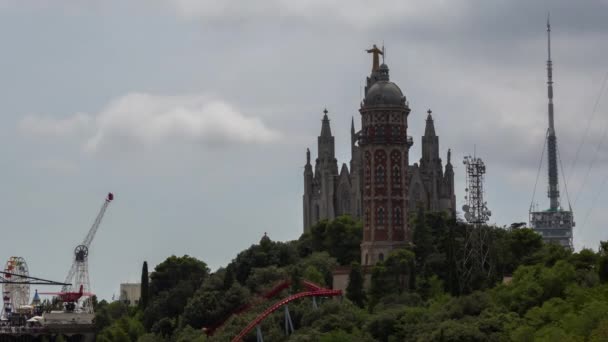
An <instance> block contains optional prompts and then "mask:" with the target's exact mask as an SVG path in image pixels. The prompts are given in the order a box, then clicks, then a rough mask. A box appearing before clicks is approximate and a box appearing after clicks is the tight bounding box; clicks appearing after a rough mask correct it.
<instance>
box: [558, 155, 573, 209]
mask: <svg viewBox="0 0 608 342" xmlns="http://www.w3.org/2000/svg"><path fill="white" fill-rule="evenodd" d="M557 159H558V161H559V167H560V169H561V170H562V178H563V180H564V192H565V193H566V200H567V201H568V210H570V211H572V204H570V194H568V181H566V175H565V174H564V164H562V155H561V154H560V153H559V148H558V149H557Z"/></svg>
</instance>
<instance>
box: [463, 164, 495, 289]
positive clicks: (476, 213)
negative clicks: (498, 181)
mask: <svg viewBox="0 0 608 342" xmlns="http://www.w3.org/2000/svg"><path fill="white" fill-rule="evenodd" d="M463 164H464V165H465V169H466V173H467V179H466V189H465V192H466V195H465V201H466V204H465V205H463V206H462V210H463V211H464V218H465V220H466V221H467V222H468V223H469V225H467V227H466V233H465V235H466V236H465V245H464V255H463V259H462V261H461V263H460V267H461V276H460V291H461V293H462V292H464V291H466V290H467V289H468V288H469V287H470V283H471V281H472V279H471V276H472V274H473V270H475V269H477V270H479V271H480V273H481V274H484V275H485V276H489V275H490V273H491V271H492V265H491V263H490V245H489V243H488V241H487V240H488V236H487V235H488V229H487V227H484V225H485V224H486V222H488V220H489V219H490V216H491V215H492V212H491V211H490V210H488V206H487V202H485V201H484V199H483V194H484V191H483V181H484V174H485V173H486V166H485V164H484V163H483V160H481V158H478V157H476V156H473V157H471V156H470V155H468V156H466V157H464V161H463Z"/></svg>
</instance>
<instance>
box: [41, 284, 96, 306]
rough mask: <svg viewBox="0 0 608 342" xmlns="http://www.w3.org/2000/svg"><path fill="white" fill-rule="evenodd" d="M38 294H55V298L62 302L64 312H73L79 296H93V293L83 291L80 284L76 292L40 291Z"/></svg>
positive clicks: (82, 286)
mask: <svg viewBox="0 0 608 342" xmlns="http://www.w3.org/2000/svg"><path fill="white" fill-rule="evenodd" d="M36 293H38V292H36ZM39 294H41V295H53V296H56V298H57V300H58V301H60V302H62V303H63V306H64V307H65V311H66V312H74V310H75V309H76V304H78V300H79V299H80V298H82V297H91V296H94V294H93V293H89V292H84V285H80V290H79V291H78V292H40V293H39Z"/></svg>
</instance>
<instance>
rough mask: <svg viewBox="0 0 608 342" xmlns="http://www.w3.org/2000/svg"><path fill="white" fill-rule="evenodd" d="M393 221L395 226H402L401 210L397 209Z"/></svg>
mask: <svg viewBox="0 0 608 342" xmlns="http://www.w3.org/2000/svg"><path fill="white" fill-rule="evenodd" d="M393 220H394V221H395V225H396V226H398V225H400V224H401V208H399V207H397V208H395V210H394V214H393Z"/></svg>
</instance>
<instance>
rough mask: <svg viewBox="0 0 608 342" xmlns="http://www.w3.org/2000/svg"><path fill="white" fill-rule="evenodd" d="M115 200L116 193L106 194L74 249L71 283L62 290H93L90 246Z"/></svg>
mask: <svg viewBox="0 0 608 342" xmlns="http://www.w3.org/2000/svg"><path fill="white" fill-rule="evenodd" d="M113 200H114V194H112V193H111V192H110V193H108V195H107V196H106V198H105V200H104V202H103V205H102V206H101V209H100V210H99V213H98V214H97V217H96V218H95V221H94V222H93V225H92V226H91V228H90V229H89V231H88V233H87V235H86V236H85V238H84V240H83V241H82V243H81V244H80V245H78V246H76V248H75V249H74V261H73V262H72V266H71V267H70V270H69V271H68V275H67V277H66V278H65V281H64V283H67V284H71V285H64V286H63V287H62V289H61V291H62V292H72V291H73V290H74V289H78V288H80V287H81V286H82V288H83V290H84V292H90V291H91V284H90V281H89V266H88V255H89V247H90V246H91V243H92V242H93V239H94V238H95V234H96V233H97V230H98V229H99V226H100V224H101V221H102V219H103V217H104V215H105V213H106V210H107V209H108V206H109V205H110V203H111V202H112V201H113ZM85 310H87V311H89V312H92V310H93V308H92V307H91V306H90V305H89V306H88V307H85Z"/></svg>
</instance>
